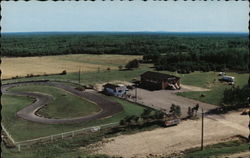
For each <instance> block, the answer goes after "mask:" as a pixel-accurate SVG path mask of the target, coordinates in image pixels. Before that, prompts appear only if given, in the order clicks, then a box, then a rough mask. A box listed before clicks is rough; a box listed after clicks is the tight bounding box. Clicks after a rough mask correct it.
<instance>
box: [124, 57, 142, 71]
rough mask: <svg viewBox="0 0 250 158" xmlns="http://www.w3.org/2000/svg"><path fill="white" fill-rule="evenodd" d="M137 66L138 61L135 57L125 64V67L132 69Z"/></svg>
mask: <svg viewBox="0 0 250 158" xmlns="http://www.w3.org/2000/svg"><path fill="white" fill-rule="evenodd" d="M138 67H139V61H138V60H137V59H134V60H132V61H130V62H128V63H127V65H126V66H125V68H126V69H133V68H138Z"/></svg>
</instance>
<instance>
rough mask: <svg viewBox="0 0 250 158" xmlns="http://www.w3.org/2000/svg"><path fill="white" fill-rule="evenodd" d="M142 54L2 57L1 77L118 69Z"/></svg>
mask: <svg viewBox="0 0 250 158" xmlns="http://www.w3.org/2000/svg"><path fill="white" fill-rule="evenodd" d="M141 58H142V56H134V55H89V54H74V55H58V56H41V57H14V58H9V57H2V58H1V59H2V63H1V70H2V79H5V78H11V77H15V76H19V77H20V76H26V75H27V74H33V75H38V74H39V75H43V74H55V73H61V72H62V71H63V70H66V71H67V72H77V71H79V69H81V71H82V72H89V71H97V70H98V69H100V70H106V69H107V68H108V67H109V68H110V69H118V66H119V65H123V66H124V65H125V64H126V63H128V61H130V60H133V59H141Z"/></svg>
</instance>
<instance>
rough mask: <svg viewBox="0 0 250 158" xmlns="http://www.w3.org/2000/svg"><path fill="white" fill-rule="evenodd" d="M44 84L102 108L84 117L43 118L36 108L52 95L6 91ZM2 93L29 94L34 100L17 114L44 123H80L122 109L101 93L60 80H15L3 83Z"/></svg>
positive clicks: (103, 116)
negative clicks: (18, 87)
mask: <svg viewBox="0 0 250 158" xmlns="http://www.w3.org/2000/svg"><path fill="white" fill-rule="evenodd" d="M31 84H32V85H46V86H54V87H56V88H60V89H63V90H65V91H67V92H70V93H71V94H74V95H76V96H79V97H81V98H84V99H87V100H90V101H92V102H94V103H96V104H97V105H99V106H100V108H101V109H102V110H101V111H99V112H98V113H96V114H92V115H87V116H84V117H77V118H65V119H54V118H45V117H40V116H37V115H36V114H35V113H36V111H37V110H39V109H40V108H42V107H43V106H44V105H46V104H48V103H50V102H51V101H52V100H53V97H52V96H49V95H46V94H42V93H36V92H18V91H8V89H9V88H12V87H16V86H25V85H31ZM1 90H2V93H3V94H9V95H19V96H29V97H32V98H35V99H36V101H35V102H34V103H32V104H31V105H29V106H27V107H25V108H23V109H22V110H20V111H18V112H17V116H18V117H21V118H23V119H25V120H29V121H33V122H39V123H45V124H72V123H81V122H87V121H91V120H97V119H101V118H105V117H108V116H112V115H114V114H115V113H118V112H120V111H122V110H123V108H122V106H121V105H120V104H119V103H116V102H113V101H111V100H108V99H106V98H105V97H103V96H102V95H100V94H98V93H96V92H81V91H78V90H76V89H75V88H74V87H72V86H70V85H66V84H63V83H61V82H54V81H53V82H52V81H28V82H17V83H11V84H4V85H2V87H1Z"/></svg>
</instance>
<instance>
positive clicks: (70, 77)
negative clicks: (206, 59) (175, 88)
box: [3, 64, 249, 105]
mask: <svg viewBox="0 0 250 158" xmlns="http://www.w3.org/2000/svg"><path fill="white" fill-rule="evenodd" d="M151 67H152V65H151V64H141V66H140V68H138V69H135V70H128V71H118V70H111V71H106V70H105V71H100V72H85V73H82V74H81V83H82V84H96V83H106V82H110V81H117V80H120V81H131V80H132V79H140V74H142V73H144V72H146V71H153V69H152V68H151ZM160 72H162V73H168V74H172V75H176V76H179V77H181V83H182V84H184V85H189V86H196V87H201V88H206V89H209V91H207V90H206V91H204V92H201V91H196V92H184V93H179V94H178V95H181V96H184V97H187V98H191V99H195V100H199V101H201V102H205V103H209V104H214V105H219V104H220V101H221V99H222V97H223V92H224V90H225V88H228V89H229V88H231V86H230V85H228V84H226V83H220V82H219V81H218V79H219V76H218V72H212V71H210V72H198V71H196V72H193V73H190V74H178V73H175V72H169V71H160ZM227 74H228V75H231V76H234V77H235V78H236V82H235V84H236V85H235V86H240V87H242V86H244V85H246V84H247V80H248V76H249V74H247V73H243V74H239V73H231V72H230V73H227ZM40 79H50V80H54V79H56V80H67V81H70V82H78V73H68V74H66V75H55V76H40V77H33V78H21V79H14V80H5V81H3V83H8V82H15V81H27V80H40ZM201 94H204V97H200V96H201Z"/></svg>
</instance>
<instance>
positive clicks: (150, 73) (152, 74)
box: [141, 71, 180, 79]
mask: <svg viewBox="0 0 250 158" xmlns="http://www.w3.org/2000/svg"><path fill="white" fill-rule="evenodd" d="M141 77H146V78H154V79H169V78H176V79H180V77H177V76H174V75H169V74H164V73H159V72H153V71H147V72H145V73H143V74H141Z"/></svg>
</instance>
